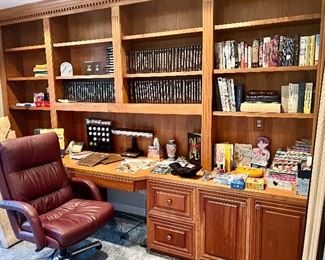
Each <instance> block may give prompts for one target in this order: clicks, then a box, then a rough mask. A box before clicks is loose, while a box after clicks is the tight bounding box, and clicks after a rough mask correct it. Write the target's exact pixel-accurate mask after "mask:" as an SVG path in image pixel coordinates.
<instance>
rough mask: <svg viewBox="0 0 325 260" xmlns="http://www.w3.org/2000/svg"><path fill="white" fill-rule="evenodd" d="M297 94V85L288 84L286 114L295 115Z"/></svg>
mask: <svg viewBox="0 0 325 260" xmlns="http://www.w3.org/2000/svg"><path fill="white" fill-rule="evenodd" d="M298 93H299V84H293V83H289V99H288V113H297V111H298Z"/></svg>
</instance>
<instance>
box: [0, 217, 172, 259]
mask: <svg viewBox="0 0 325 260" xmlns="http://www.w3.org/2000/svg"><path fill="white" fill-rule="evenodd" d="M136 223H137V221H136V220H134V219H132V218H129V217H127V216H125V215H124V214H121V213H117V214H116V216H115V217H114V218H113V219H112V220H111V221H110V222H109V223H108V224H107V225H106V226H104V227H103V228H102V229H101V230H99V231H98V232H97V233H95V234H93V235H92V236H91V237H89V238H87V239H86V240H84V241H81V242H80V243H79V244H77V245H76V246H75V247H76V248H78V247H80V246H82V245H85V244H87V243H89V242H91V241H96V240H100V241H101V242H102V245H103V248H102V249H101V250H100V251H97V250H95V249H92V250H89V251H87V252H85V253H83V254H80V255H79V256H77V257H75V258H74V259H77V260H89V259H94V260H104V259H111V260H137V259H139V260H166V259H168V260H171V259H175V258H170V257H167V256H163V255H159V254H156V253H153V252H149V251H147V249H146V248H145V247H142V246H140V244H143V243H144V242H145V240H146V235H147V232H146V225H145V224H141V225H140V226H139V227H137V228H136V229H134V230H132V231H131V232H130V233H129V234H128V235H126V237H125V239H121V238H120V236H121V235H122V234H123V233H124V232H125V231H127V230H129V229H130V228H131V227H133V226H134V224H136ZM52 252H53V250H52V249H49V248H45V249H43V250H42V251H41V252H38V253H36V252H35V245H34V244H32V243H29V242H25V241H23V242H20V243H18V244H16V245H14V246H12V247H11V248H10V249H3V248H0V259H1V260H25V259H26V260H36V259H37V260H45V259H46V258H47V257H48V256H49V255H51V253H52Z"/></svg>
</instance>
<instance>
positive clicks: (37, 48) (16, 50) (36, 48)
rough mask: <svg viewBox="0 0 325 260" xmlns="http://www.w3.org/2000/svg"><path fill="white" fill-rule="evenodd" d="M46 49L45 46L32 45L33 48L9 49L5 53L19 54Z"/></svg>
mask: <svg viewBox="0 0 325 260" xmlns="http://www.w3.org/2000/svg"><path fill="white" fill-rule="evenodd" d="M41 49H45V45H44V44H41V45H32V46H23V47H14V48H7V49H5V52H19V51H33V50H41Z"/></svg>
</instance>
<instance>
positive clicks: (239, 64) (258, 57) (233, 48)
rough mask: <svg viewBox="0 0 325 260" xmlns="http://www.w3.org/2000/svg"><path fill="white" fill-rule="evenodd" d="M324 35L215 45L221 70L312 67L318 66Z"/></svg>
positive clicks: (281, 37)
mask: <svg viewBox="0 0 325 260" xmlns="http://www.w3.org/2000/svg"><path fill="white" fill-rule="evenodd" d="M319 45H320V35H319V34H315V35H311V36H298V35H295V36H294V37H287V36H282V35H281V36H280V35H275V36H274V37H273V38H271V37H264V38H261V39H255V40H253V42H252V43H251V44H249V43H247V42H245V41H241V42H237V41H234V40H230V41H224V42H218V43H216V44H215V61H216V68H217V69H236V68H241V69H244V68H258V67H261V68H267V67H278V66H312V65H316V64H317V63H318V59H319Z"/></svg>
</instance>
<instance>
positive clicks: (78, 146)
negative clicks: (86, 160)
mask: <svg viewBox="0 0 325 260" xmlns="http://www.w3.org/2000/svg"><path fill="white" fill-rule="evenodd" d="M83 145H84V143H83V142H76V141H71V142H70V143H69V145H68V147H67V149H65V153H66V154H70V153H80V152H81V151H82V148H83Z"/></svg>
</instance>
